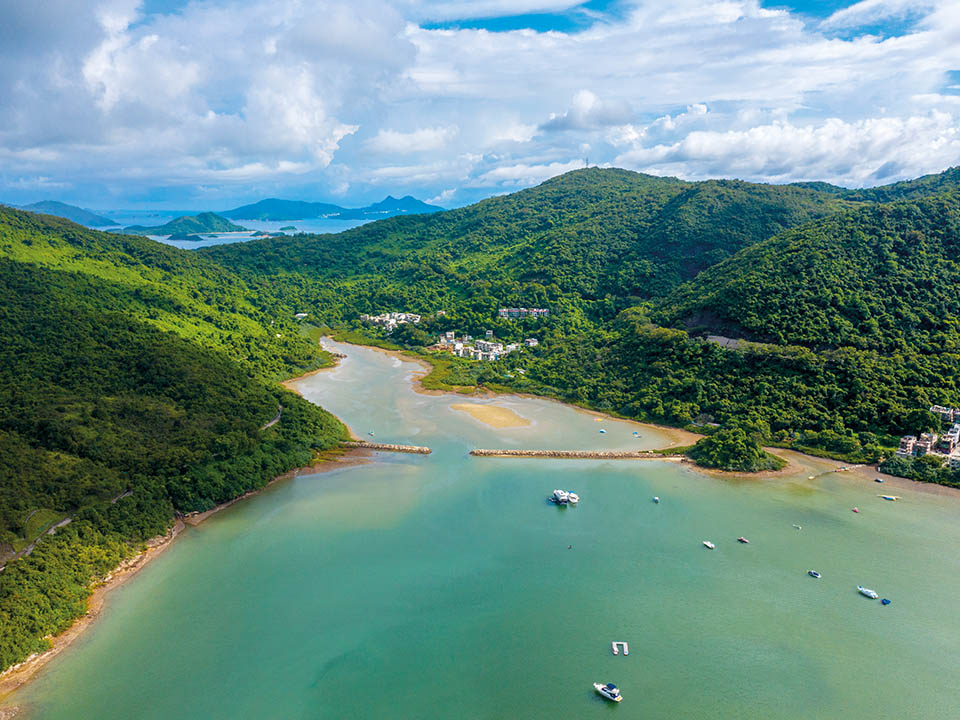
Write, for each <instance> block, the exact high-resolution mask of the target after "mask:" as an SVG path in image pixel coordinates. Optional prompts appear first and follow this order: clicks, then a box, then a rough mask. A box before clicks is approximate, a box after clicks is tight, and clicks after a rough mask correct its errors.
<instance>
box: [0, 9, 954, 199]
mask: <svg viewBox="0 0 960 720" xmlns="http://www.w3.org/2000/svg"><path fill="white" fill-rule="evenodd" d="M38 5H40V3H25V2H21V1H20V0H0V13H2V17H3V18H4V22H3V23H0V57H2V59H3V63H2V65H0V92H2V93H3V95H4V97H5V98H6V100H5V102H4V103H3V104H2V105H0V202H11V203H27V202H32V201H36V200H43V199H59V200H64V201H66V202H73V203H76V204H79V205H83V206H85V207H90V208H93V209H95V210H108V209H117V208H145V207H157V208H170V207H177V208H183V209H196V210H203V209H212V208H217V209H225V208H228V207H232V206H236V205H240V204H243V203H246V202H250V201H255V200H258V199H261V198H263V197H284V198H290V199H304V200H325V201H330V202H335V203H338V204H342V205H347V206H360V205H365V204H367V203H369V202H372V201H376V200H379V199H382V198H383V197H384V196H385V195H387V194H392V195H395V196H401V195H407V194H410V195H414V196H415V197H418V198H420V199H422V200H425V201H428V202H432V203H436V204H440V205H443V206H445V207H455V206H460V205H464V204H467V203H469V202H473V201H476V200H478V199H481V198H483V197H487V196H490V195H495V194H501V193H505V192H512V191H514V190H517V189H520V188H523V187H528V186H530V185H535V184H537V183H539V182H542V181H543V180H545V179H547V178H549V177H552V176H554V175H557V174H560V173H562V172H566V171H568V170H572V169H575V168H578V167H582V166H583V165H584V163H585V161H586V159H587V158H589V162H590V164H591V165H600V166H614V167H623V168H627V169H630V170H637V171H642V172H648V173H652V174H656V175H673V176H678V177H682V178H685V179H692V180H698V179H704V178H709V177H726V178H740V179H744V180H753V181H764V182H777V183H785V182H794V181H805V180H806V181H809V180H820V181H826V182H832V183H836V184H839V185H845V186H850V187H859V186H869V185H878V184H885V183H889V182H895V181H897V180H901V179H906V178H912V177H916V176H919V175H923V174H927V173H933V172H939V171H942V170H944V169H946V168H948V167H951V166H955V165H960V5H958V4H957V3H956V2H949V1H948V0H861V1H860V2H846V1H844V0H823V1H821V2H818V1H816V0H788V1H787V2H759V1H757V0H674V1H673V2H670V3H669V4H666V3H663V2H644V1H642V0H622V1H621V0H589V2H576V1H575V0H513V1H512V2H506V1H504V0H462V1H459V2H453V1H452V0H400V1H398V2H392V3H388V2H381V1H380V0H354V1H353V2H346V1H344V0H329V1H324V2H314V3H308V2H304V1H303V0H234V1H228V0H142V1H139V0H97V1H89V2H88V1H84V0H79V1H77V0H48V1H47V2H44V3H42V5H43V7H42V8H39V7H37V6H38Z"/></svg>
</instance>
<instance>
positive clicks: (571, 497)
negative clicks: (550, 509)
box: [567, 492, 580, 505]
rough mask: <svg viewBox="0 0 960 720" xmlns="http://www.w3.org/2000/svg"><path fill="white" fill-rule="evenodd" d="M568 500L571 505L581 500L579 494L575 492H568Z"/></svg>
mask: <svg viewBox="0 0 960 720" xmlns="http://www.w3.org/2000/svg"><path fill="white" fill-rule="evenodd" d="M567 502H568V503H570V504H571V505H576V504H577V503H578V502H580V496H579V495H577V494H576V493H575V492H568V493H567Z"/></svg>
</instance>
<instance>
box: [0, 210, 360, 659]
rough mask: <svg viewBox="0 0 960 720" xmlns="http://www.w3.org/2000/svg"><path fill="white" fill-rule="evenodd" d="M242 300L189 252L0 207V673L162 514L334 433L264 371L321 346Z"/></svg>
mask: <svg viewBox="0 0 960 720" xmlns="http://www.w3.org/2000/svg"><path fill="white" fill-rule="evenodd" d="M256 296H257V293H255V292H254V291H252V290H251V289H250V288H248V287H247V286H246V285H245V284H244V283H243V282H242V281H241V280H239V279H238V278H236V277H235V276H233V275H231V274H230V273H229V272H227V271H225V270H223V268H220V267H218V266H216V265H215V264H213V263H211V262H209V261H207V260H205V259H203V258H200V257H198V256H196V255H195V254H193V253H191V252H190V251H181V250H178V249H176V248H171V247H169V246H165V245H161V244H159V243H156V242H154V241H151V240H147V239H145V238H137V237H125V236H117V235H112V234H108V233H99V232H95V231H90V230H86V229H84V228H81V227H79V226H77V225H74V224H72V223H69V222H66V221H63V220H58V219H55V218H50V217H44V216H38V215H32V214H29V213H24V212H18V211H14V210H7V209H0V332H2V334H3V337H4V343H3V344H2V346H0V478H2V483H0V555H2V558H3V559H5V560H6V561H7V566H6V568H5V570H4V571H3V572H2V573H0V667H6V666H7V665H9V664H11V663H14V662H17V661H19V660H22V659H23V658H24V657H26V656H27V655H29V654H30V653H32V652H35V651H37V650H40V649H43V648H44V647H45V645H46V641H45V640H43V638H44V637H45V636H47V635H50V634H54V633H56V632H59V631H61V630H63V629H65V628H66V627H67V626H68V625H69V624H70V622H71V621H72V620H73V618H75V617H77V616H78V615H79V614H82V613H83V612H84V611H85V598H86V596H87V594H88V592H89V584H90V581H91V580H92V579H94V578H95V577H97V576H98V575H102V574H103V573H105V572H107V571H109V570H110V569H112V568H113V566H114V565H115V564H116V563H117V562H118V561H119V560H120V559H121V558H122V557H124V556H126V555H128V554H130V553H131V552H132V551H133V550H134V549H135V548H136V546H137V545H138V544H139V543H141V542H142V541H143V540H144V539H146V538H148V537H151V536H153V535H156V534H158V533H160V532H163V531H164V529H165V528H167V527H168V526H169V525H170V523H171V522H172V520H173V514H174V513H175V512H180V513H183V512H188V511H192V510H204V509H208V508H210V507H213V506H214V505H215V504H217V503H219V502H223V501H226V500H229V499H232V498H234V497H236V496H238V495H240V494H242V493H244V492H246V491H247V490H251V489H255V488H259V487H262V486H263V485H264V484H265V483H266V482H268V481H269V480H270V479H272V478H273V477H275V476H276V475H278V474H281V473H283V472H285V471H287V470H289V469H291V468H294V467H299V466H302V465H304V464H306V463H308V462H309V461H310V460H311V458H312V457H313V455H314V453H315V451H316V450H320V449H326V448H330V447H333V446H335V445H337V444H338V442H339V441H340V440H341V439H342V438H343V436H344V432H345V431H344V428H343V426H342V425H341V424H340V423H339V422H338V421H337V420H336V419H335V418H333V417H332V416H331V415H329V414H328V413H326V412H324V411H323V410H321V409H319V408H317V407H316V406H314V405H311V404H310V403H307V402H306V401H304V400H302V399H301V398H299V397H298V396H296V395H294V394H293V393H290V392H287V391H286V390H284V389H283V388H282V387H281V386H279V385H278V384H276V382H275V381H274V379H273V378H276V377H279V376H282V375H288V374H292V373H295V372H298V371H299V370H300V369H305V368H310V367H316V366H317V365H318V364H319V363H322V362H324V361H325V356H324V355H323V354H322V353H319V352H318V351H317V349H316V347H315V346H314V345H313V344H311V343H309V342H307V341H306V340H304V339H302V338H301V337H300V336H299V335H298V326H297V325H296V324H295V323H294V321H293V320H292V318H289V319H288V317H289V316H288V315H287V314H285V313H284V312H280V311H277V310H276V308H275V307H274V306H273V305H271V303H270V302H269V301H268V300H263V299H262V298H257V299H256V300H253V301H252V300H251V298H256ZM278 335H279V336H280V337H277V336H278ZM281 405H282V407H283V412H282V414H281V419H280V421H279V422H278V423H277V424H275V425H273V426H272V427H270V428H269V429H267V430H261V428H262V427H263V426H264V425H265V424H267V423H268V421H270V420H271V419H272V418H273V417H275V416H276V414H277V411H278V407H279V406H281ZM121 496H122V497H121ZM66 518H70V519H71V522H70V523H69V524H68V525H66V526H65V527H62V528H60V529H58V530H57V532H56V534H54V535H52V536H51V535H45V534H43V535H41V533H42V532H43V531H44V530H45V529H46V528H48V527H49V526H51V525H52V524H54V523H56V522H59V521H62V520H64V519H66ZM38 537H39V538H42V539H41V540H40V541H39V542H38V543H37V544H36V547H35V548H34V549H33V552H32V554H30V555H27V556H24V557H20V558H19V559H13V560H10V558H11V557H12V556H14V554H15V553H17V552H18V551H22V550H26V549H29V547H30V543H32V542H33V541H34V540H37V539H38Z"/></svg>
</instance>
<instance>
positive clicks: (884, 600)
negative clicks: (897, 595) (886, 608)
mask: <svg viewBox="0 0 960 720" xmlns="http://www.w3.org/2000/svg"><path fill="white" fill-rule="evenodd" d="M880 603H881V604H883V605H889V604H890V599H889V598H884V599H883V600H881V601H880Z"/></svg>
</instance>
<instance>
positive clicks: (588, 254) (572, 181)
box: [202, 168, 845, 317]
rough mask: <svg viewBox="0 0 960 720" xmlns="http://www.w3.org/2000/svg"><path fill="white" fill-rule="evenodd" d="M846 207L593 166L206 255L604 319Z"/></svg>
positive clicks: (350, 287)
mask: <svg viewBox="0 0 960 720" xmlns="http://www.w3.org/2000/svg"><path fill="white" fill-rule="evenodd" d="M842 207H845V203H844V201H841V200H838V199H837V198H836V197H835V196H834V195H832V194H830V193H826V192H821V191H819V190H809V189H805V188H799V187H794V186H769V185H757V184H751V183H745V182H739V181H708V182H702V183H688V182H682V181H680V180H676V179H674V178H658V177H653V176H649V175H643V174H640V173H634V172H629V171H626V170H601V169H597V168H590V169H585V170H578V171H575V172H571V173H567V174H566V175H562V176H560V177H557V178H554V179H552V180H549V181H547V182H545V183H543V184H542V185H540V186H538V187H535V188H531V189H529V190H523V191H520V192H517V193H514V194H512V195H506V196H502V197H496V198H491V199H489V200H484V201H482V202H479V203H477V204H475V205H471V206H469V207H465V208H460V209H458V210H449V211H445V212H440V213H435V214H431V215H418V216H409V217H396V218H391V219H388V220H384V221H381V222H376V223H371V224H369V225H364V226H362V227H359V228H354V229H352V230H348V231H346V232H344V233H340V234H338V235H333V236H331V235H326V236H309V235H298V236H296V237H293V238H288V239H280V240H271V241H267V242H259V243H258V242H251V243H245V244H244V245H243V246H242V247H241V246H220V247H217V248H208V249H205V250H203V251H202V252H203V253H204V254H206V255H207V256H208V257H212V258H215V259H216V260H217V261H218V262H220V263H222V264H224V265H226V266H228V267H231V268H233V269H236V270H237V271H238V272H241V273H250V272H255V273H258V274H261V273H264V272H267V273H276V274H278V275H281V276H285V277H289V274H290V273H296V274H298V275H306V276H308V277H314V278H324V279H334V278H335V279H337V280H338V281H341V283H342V284H341V288H340V290H339V291H338V292H346V293H347V296H346V297H345V298H344V299H343V302H346V303H349V304H350V305H351V306H353V307H355V308H358V309H360V308H362V309H361V310H360V311H361V312H365V311H366V309H377V308H382V309H389V306H390V305H395V304H397V303H405V304H410V303H415V302H417V298H421V299H423V298H427V297H429V298H436V301H440V299H441V298H443V297H445V296H448V295H451V294H452V295H453V296H455V297H459V298H466V297H475V296H477V295H478V294H485V292H486V291H485V289H486V288H495V290H494V291H493V292H492V293H491V294H493V295H495V296H496V297H499V300H497V299H495V298H491V301H490V303H491V304H494V305H495V304H496V302H498V301H500V302H504V303H514V304H517V303H519V304H526V305H529V304H532V303H534V302H540V303H543V302H554V303H556V302H571V303H575V304H577V305H580V306H584V307H587V306H590V305H593V306H594V307H593V308H592V309H591V310H590V312H592V313H595V314H602V315H605V316H607V317H612V315H611V312H615V311H616V310H619V309H622V308H623V307H627V306H628V305H629V304H630V302H631V301H630V300H629V299H630V298H633V302H635V301H636V300H637V299H646V298H653V297H658V296H661V295H664V294H666V293H667V292H669V291H670V290H672V289H673V288H674V287H676V286H677V285H679V284H681V283H682V282H684V281H686V280H689V279H690V278H692V277H694V276H695V275H696V274H697V273H698V272H700V271H701V270H703V269H704V268H706V267H709V266H711V265H713V264H715V263H717V262H719V261H720V260H723V259H724V258H726V257H729V256H730V255H732V254H734V253H735V252H737V251H738V250H740V249H741V248H743V247H746V246H748V245H751V244H753V243H756V242H759V241H760V240H763V239H765V238H767V237H769V236H770V235H773V234H775V233H777V232H780V231H781V230H783V229H785V228H789V227H794V226H796V225H799V224H801V223H803V222H806V221H808V220H810V219H813V218H817V217H823V216H825V215H827V214H830V213H832V212H835V211H836V210H838V209H841V208H842ZM384 281H386V284H385V282H384ZM294 291H295V290H294V289H291V292H294ZM318 299H319V297H318ZM535 299H536V300H535ZM371 301H372V302H371ZM339 304H341V303H335V304H334V307H335V306H336V305H339ZM418 307H419V306H418ZM420 309H422V310H430V309H432V307H431V306H428V307H420Z"/></svg>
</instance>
